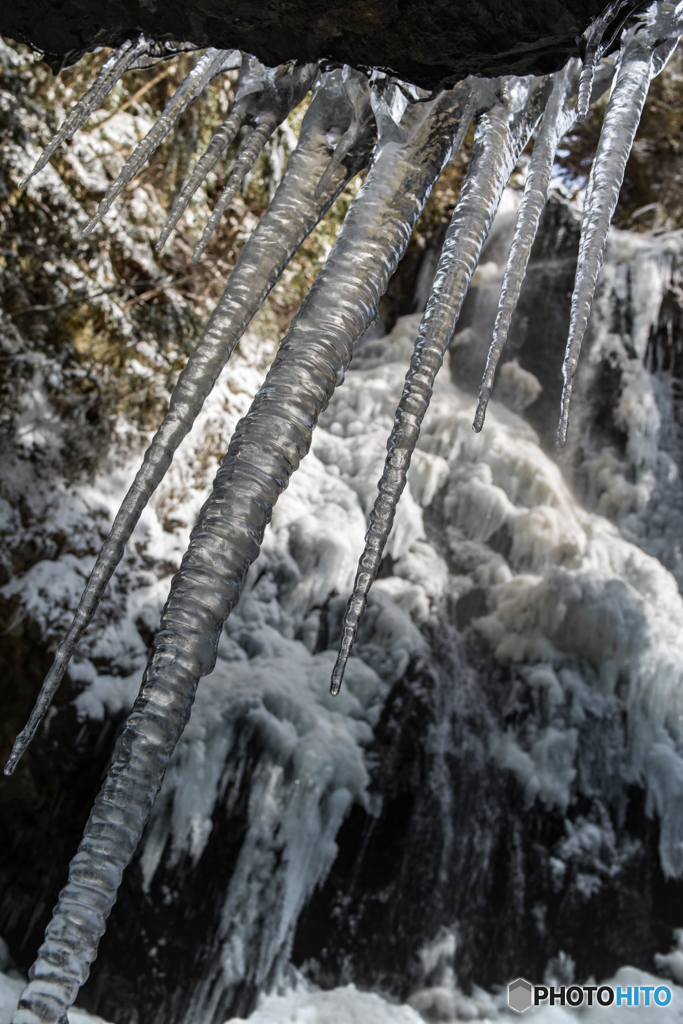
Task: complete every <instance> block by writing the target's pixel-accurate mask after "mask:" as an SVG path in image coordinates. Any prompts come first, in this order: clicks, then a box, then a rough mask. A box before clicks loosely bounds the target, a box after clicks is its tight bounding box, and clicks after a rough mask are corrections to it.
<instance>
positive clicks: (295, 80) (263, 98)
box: [156, 54, 367, 252]
mask: <svg viewBox="0 0 683 1024" xmlns="http://www.w3.org/2000/svg"><path fill="white" fill-rule="evenodd" d="M317 74H318V67H317V65H316V64H306V65H304V66H303V67H292V66H291V65H286V64H283V65H280V66H279V67H277V68H267V67H264V65H263V64H261V62H260V61H258V60H257V59H256V57H250V56H249V55H248V54H243V57H242V67H241V70H240V76H239V79H238V81H237V88H236V90H235V102H234V105H233V109H232V111H231V113H230V116H229V117H228V118H227V120H226V121H224V123H223V124H222V125H221V127H220V128H219V129H218V131H217V132H216V133H215V134H214V136H213V138H212V140H211V142H210V143H209V146H208V148H207V150H206V152H205V153H204V155H203V156H202V157H201V158H200V160H199V161H198V162H197V166H196V167H195V169H194V171H193V172H192V175H191V177H190V180H189V181H188V183H187V185H185V187H184V188H183V190H182V192H181V193H180V196H179V197H178V199H177V200H176V202H175V203H174V205H173V209H172V210H171V213H170V215H169V218H168V221H167V222H166V225H165V227H164V230H163V231H162V233H161V237H160V239H159V242H158V243H157V245H156V249H157V252H160V251H161V249H163V247H164V245H165V243H166V240H167V239H168V236H169V235H170V233H171V231H172V230H173V228H174V227H175V225H176V224H177V223H178V221H179V220H180V218H181V216H182V214H183V212H184V210H185V208H186V207H187V204H188V203H189V201H190V199H191V198H192V196H193V195H194V194H195V192H196V191H197V189H198V188H199V186H200V185H201V183H202V181H203V180H204V178H205V177H206V175H207V174H208V173H209V171H210V170H211V169H212V168H213V167H214V165H215V164H216V161H217V160H218V158H219V157H220V155H221V153H223V152H224V151H225V149H227V147H228V146H229V145H230V143H231V142H232V140H233V139H234V138H235V136H236V135H237V132H238V131H239V130H240V128H241V127H242V125H251V127H252V128H254V129H258V128H259V126H260V125H262V124H263V123H265V122H267V123H268V124H269V125H270V124H271V123H272V122H273V121H274V122H275V123H274V124H273V126H272V128H271V133H272V131H273V130H274V129H275V127H277V125H278V124H281V123H282V121H284V119H285V118H286V117H287V115H288V114H289V113H290V111H292V110H293V109H294V108H295V107H296V106H298V105H299V103H300V102H301V100H302V99H303V98H304V96H305V95H306V93H307V92H308V90H309V89H310V88H311V86H312V85H313V82H314V80H315V78H316V76H317ZM353 74H354V78H356V77H358V76H357V74H356V73H355V72H354V73H353ZM366 90H367V85H366ZM352 123H353V122H352ZM269 134H270V133H269ZM249 141H251V140H249ZM266 141H267V138H266ZM256 155H257V156H258V154H256ZM245 173H246V172H245Z"/></svg>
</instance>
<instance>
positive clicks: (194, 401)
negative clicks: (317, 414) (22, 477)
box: [5, 70, 375, 775]
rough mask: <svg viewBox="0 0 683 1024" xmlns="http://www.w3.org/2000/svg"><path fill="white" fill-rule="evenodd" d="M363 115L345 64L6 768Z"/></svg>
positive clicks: (221, 308) (305, 127) (143, 471)
mask: <svg viewBox="0 0 683 1024" xmlns="http://www.w3.org/2000/svg"><path fill="white" fill-rule="evenodd" d="M352 74H354V75H357V76H358V77H359V78H360V79H362V83H360V85H359V88H362V86H363V84H364V86H365V99H366V109H369V107H370V99H369V89H368V87H367V82H366V80H365V77H364V76H362V75H360V74H359V72H352ZM356 116H357V111H356V110H355V109H354V108H353V107H352V106H351V105H350V103H349V100H348V89H347V87H346V86H345V85H344V83H343V82H342V72H341V70H336V71H333V72H331V73H329V74H327V75H324V76H323V77H322V80H321V82H320V85H319V86H318V88H317V89H316V91H315V94H314V96H313V99H312V101H311V104H310V106H309V108H308V110H307V111H306V114H305V116H304V119H303V123H302V126H301V134H300V137H299V143H298V145H297V148H296V149H295V151H294V153H293V154H292V156H291V157H290V160H289V163H288V165H287V169H286V171H285V174H284V177H283V179H282V182H281V183H280V185H279V187H278V189H277V191H276V193H275V196H274V197H273V200H272V202H271V204H270V206H269V207H268V209H267V210H266V212H265V213H264V215H263V217H262V218H261V220H260V221H259V223H258V225H257V227H256V229H255V231H254V233H253V235H252V236H251V238H250V239H249V240H248V241H247V243H246V244H245V246H244V249H243V250H242V252H241V254H240V257H239V259H238V261H237V263H236V265H235V268H234V269H233V271H232V273H231V275H230V278H229V280H228V284H227V286H226V289H225V292H224V293H223V296H222V297H221V299H220V302H219V303H218V305H217V307H216V309H215V310H214V312H213V313H212V315H211V318H210V320H209V323H208V324H207V327H206V330H205V332H204V334H203V336H202V338H201V339H200V340H199V342H198V343H197V347H196V348H195V350H194V352H193V353H192V355H191V356H190V358H189V359H188V362H187V365H186V367H185V369H184V370H183V372H182V373H181V375H180V377H179V379H178V383H177V384H176V387H175V388H174V391H173V394H172V395H171V401H170V405H169V409H168V412H167V414H166V416H165V418H164V421H163V423H162V424H161V427H160V428H159V430H158V431H157V433H156V435H155V436H154V439H153V440H152V443H151V445H150V446H149V448H148V449H147V451H146V452H145V457H144V461H143V464H142V467H141V468H140V470H139V471H138V474H137V476H136V477H135V480H134V482H133V484H132V485H131V488H130V490H129V491H128V494H127V495H126V497H125V499H124V501H123V504H122V505H121V508H120V510H119V511H118V513H117V515H116V518H115V520H114V523H113V526H112V528H111V532H110V534H109V536H108V538H107V540H106V541H105V543H104V546H103V548H102V551H101V552H100V554H99V556H98V558H97V562H96V563H95V567H94V568H93V571H92V573H91V575H90V579H89V580H88V583H87V586H86V588H85V590H84V592H83V596H82V597H81V601H80V603H79V606H78V610H77V612H76V615H75V617H74V620H73V622H72V624H71V626H70V628H69V631H68V633H67V634H66V636H65V638H64V640H62V642H61V643H60V645H59V647H58V649H57V653H56V655H55V660H54V664H53V665H52V667H51V669H50V671H49V672H48V674H47V676H46V678H45V681H44V683H43V686H42V689H41V691H40V694H39V696H38V700H37V701H36V704H35V707H34V708H33V711H32V712H31V716H30V718H29V721H28V723H27V724H26V726H25V728H24V729H23V730H22V731H21V733H20V734H19V736H18V737H17V739H16V741H15V743H14V746H13V748H12V753H11V756H10V758H9V760H8V762H7V765H6V767H5V774H6V775H10V774H11V773H12V772H13V771H14V768H15V767H16V764H17V762H18V761H19V758H20V757H21V756H22V754H23V752H24V750H25V749H26V747H27V746H28V744H29V743H30V742H31V739H32V738H33V735H34V734H35V731H36V729H37V728H38V726H39V724H40V722H41V721H42V719H43V716H44V715H45V712H46V711H47V709H48V707H49V706H50V703H51V701H52V698H53V696H54V694H55V693H56V691H57V688H58V687H59V684H60V682H61V680H62V678H63V676H64V672H65V671H66V668H67V666H68V664H69V661H70V660H71V656H72V654H73V651H74V649H75V647H76V644H77V643H78V641H79V640H80V638H81V636H82V635H83V632H84V630H85V629H86V628H87V626H88V624H89V623H90V621H91V620H92V617H93V615H94V614H95V611H96V609H97V606H98V604H99V602H100V599H101V597H102V594H103V592H104V590H105V587H106V586H107V583H108V582H109V580H110V579H111V576H112V574H113V572H114V570H115V568H116V566H117V565H118V563H119V562H120V560H121V558H122V556H123V551H124V548H125V545H126V543H127V541H128V538H129V537H130V535H131V533H132V532H133V530H134V528H135V525H136V523H137V521H138V519H139V517H140V515H141V513H142V510H143V509H144V508H145V506H146V505H147V502H148V501H149V499H150V497H151V495H152V494H153V493H154V491H155V490H156V488H157V487H158V485H159V483H160V482H161V480H162V479H163V477H164V474H165V473H166V470H167V469H168V467H169V466H170V464H171V461H172V459H173V455H174V453H175V451H176V449H177V448H178V446H179V444H180V443H181V442H182V440H183V438H184V437H185V436H186V435H187V433H188V432H189V430H190V429H191V427H192V424H193V422H194V420H195V418H196V417H197V415H198V413H199V412H200V410H201V408H202V405H203V403H204V400H205V399H206V397H207V395H208V394H209V392H210V391H211V389H212V388H213V385H214V383H215V382H216V379H217V378H218V375H219V373H220V372H221V370H222V369H223V367H224V366H225V364H226V362H227V361H228V359H229V358H230V355H231V354H232V351H233V349H234V347H235V345H236V344H237V342H238V341H239V339H240V337H241V336H242V334H243V333H244V331H245V330H246V328H247V326H248V324H249V322H250V320H251V318H252V317H253V316H254V314H255V313H256V311H257V310H258V309H259V308H260V307H261V305H262V303H263V302H264V301H265V299H266V296H267V295H268V293H269V292H270V290H271V289H272V288H273V287H274V285H275V284H276V283H277V281H278V279H279V277H280V275H281V273H282V271H283V270H284V269H285V267H286V266H287V264H288V262H289V260H290V259H291V257H292V256H293V254H294V253H295V252H296V250H297V249H298V247H299V246H300V245H301V243H302V241H303V240H304V238H306V236H307V235H308V234H309V232H310V231H312V230H313V228H314V227H315V225H316V224H317V223H318V221H319V220H320V218H321V217H322V216H323V214H324V213H325V211H326V210H327V209H328V208H329V206H330V205H331V204H332V203H333V202H334V200H335V199H336V197H337V195H338V194H339V193H340V192H341V190H342V189H343V188H344V187H345V185H346V184H347V182H348V181H349V180H350V179H351V178H352V177H354V176H355V175H356V174H357V173H358V171H359V170H360V169H361V168H362V167H363V166H365V164H366V163H367V161H368V158H369V154H370V151H371V149H372V145H373V143H374V140H375V138H374V125H372V124H371V123H370V121H369V120H368V118H367V117H364V123H365V126H366V127H365V132H364V135H363V136H362V137H360V138H359V140H358V144H357V146H356V149H355V150H354V154H353V155H351V154H349V155H348V156H347V158H346V159H345V161H344V162H343V163H342V164H341V165H340V166H338V167H337V169H336V171H335V173H334V175H333V177H332V180H331V182H330V188H329V190H328V192H327V193H326V194H325V195H323V196H318V197H317V198H316V197H315V196H314V192H316V184H317V182H318V181H319V179H320V177H321V175H322V173H323V171H324V170H325V168H326V166H327V164H328V163H329V160H330V154H329V147H328V141H327V137H328V133H329V131H330V128H331V127H332V126H335V125H339V124H340V121H341V124H342V126H343V125H344V124H345V123H346V122H349V123H350V122H351V121H353V119H354V118H355V117H356Z"/></svg>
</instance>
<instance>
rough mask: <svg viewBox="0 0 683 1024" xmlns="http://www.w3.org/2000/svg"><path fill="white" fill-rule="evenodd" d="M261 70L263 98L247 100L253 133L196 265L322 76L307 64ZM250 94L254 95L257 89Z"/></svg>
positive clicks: (198, 250)
mask: <svg viewBox="0 0 683 1024" xmlns="http://www.w3.org/2000/svg"><path fill="white" fill-rule="evenodd" d="M251 61H252V63H253V64H258V61H256V60H255V58H253V57H252V58H251ZM259 68H260V69H261V72H262V73H261V75H260V84H261V90H260V92H259V95H258V97H257V98H256V99H253V98H252V102H251V103H249V97H247V99H246V100H245V105H246V107H247V111H248V116H247V123H251V124H252V125H253V128H254V131H253V134H252V135H251V136H250V137H249V139H248V140H247V142H246V143H245V144H244V146H243V148H242V150H241V152H240V155H239V156H238V158H237V162H236V164H235V166H234V167H233V170H232V173H231V175H230V177H229V179H228V181H227V182H226V185H225V188H224V189H223V192H222V193H221V195H220V197H219V199H218V202H217V203H216V205H215V206H214V208H213V211H212V213H211V216H210V217H209V220H208V222H207V225H206V227H205V228H204V232H203V234H202V237H201V239H200V241H199V244H198V245H197V248H196V249H195V251H194V253H193V254H192V262H193V263H198V262H199V260H200V259H201V258H202V255H203V253H204V250H205V248H206V246H207V245H208V243H209V240H210V238H211V236H212V235H213V233H214V231H215V230H216V228H217V227H218V224H219V223H220V220H221V217H222V216H223V213H224V211H225V208H226V207H227V206H228V205H229V204H230V203H231V202H232V200H233V199H234V197H235V193H236V192H237V189H238V188H239V187H240V185H241V184H242V182H243V181H244V179H245V177H246V175H247V174H248V173H249V171H250V170H251V169H252V167H253V166H254V164H255V163H256V161H257V160H258V158H259V155H260V153H261V150H262V149H263V147H264V146H265V144H266V143H267V142H268V139H269V138H270V137H271V135H272V134H273V132H274V131H275V129H276V128H277V126H278V125H279V124H281V123H282V122H283V121H284V119H285V118H286V117H287V115H288V114H289V112H290V111H291V110H293V109H294V108H295V107H297V106H298V105H299V103H301V101H302V99H303V98H304V96H305V95H306V93H307V92H308V90H309V89H310V88H311V86H312V85H313V82H314V81H315V78H316V76H317V74H318V65H317V64H305V65H304V66H303V67H291V66H288V65H285V64H283V65H281V66H280V67H279V68H274V69H272V70H269V69H267V68H264V67H263V65H259ZM253 77H254V78H255V79H256V81H257V82H259V76H257V75H254V76H253ZM250 91H251V92H252V96H253V92H254V90H253V87H252V88H251V89H250Z"/></svg>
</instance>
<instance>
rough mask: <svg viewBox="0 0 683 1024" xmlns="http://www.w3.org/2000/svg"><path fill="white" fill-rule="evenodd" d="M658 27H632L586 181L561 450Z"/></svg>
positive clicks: (668, 46)
mask: <svg viewBox="0 0 683 1024" xmlns="http://www.w3.org/2000/svg"><path fill="white" fill-rule="evenodd" d="M657 6H658V7H660V6H662V7H664V6H666V7H669V6H670V5H664V4H662V5H657ZM659 27H660V22H659V20H658V19H657V18H655V21H654V23H653V25H651V26H648V28H647V29H637V30H632V31H631V32H629V33H628V36H627V38H626V40H625V42H624V48H623V51H622V56H621V61H620V66H619V70H618V71H617V75H616V79H615V82H614V87H613V89H612V95H611V96H610V100H609V103H608V105H607V110H606V111H605V118H604V121H603V125H602V132H601V134H600V142H599V143H598V150H597V153H596V154H595V159H594V161H593V166H592V167H591V173H590V177H589V179H588V186H587V189H586V202H585V207H584V213H583V223H582V225H581V241H580V243H579V258H578V264H577V270H576V281H575V284H574V292H573V295H572V306H571V315H570V320H569V337H568V339H567V347H566V351H565V357H564V362H563V364H562V376H563V379H564V386H563V389H562V407H561V412H560V422H559V425H558V428H557V446H558V448H564V446H565V444H566V443H567V429H568V426H569V405H570V402H571V396H572V389H573V386H574V377H575V376H576V369H577V366H578V362H579V355H580V352H581V344H582V342H583V337H584V335H585V333H586V327H587V326H588V317H589V315H590V311H591V306H592V304H593V296H594V295H595V288H596V284H597V280H598V274H599V272H600V267H601V266H602V258H603V255H604V252H605V246H606V244H607V235H608V233H609V226H610V223H611V220H612V217H613V215H614V210H615V208H616V205H617V200H618V198H619V191H620V189H621V185H622V182H623V180H624V172H625V170H626V161H627V160H628V157H629V154H630V152H631V148H632V146H633V140H634V138H635V134H636V130H637V128H638V124H639V123H640V116H641V114H642V111H643V106H644V105H645V100H646V98H647V92H648V88H649V85H650V81H651V79H652V77H653V74H654V73H655V72H656V71H658V70H661V67H663V66H664V64H665V63H666V61H667V60H668V58H669V57H670V55H671V54H672V53H673V51H674V50H675V48H676V46H677V43H678V38H677V36H674V37H673V38H669V39H667V40H666V41H665V42H663V43H660V45H659V46H657V49H656V51H655V44H656V43H658V42H659V40H661V36H659V38H657V29H658V28H659ZM651 36H652V37H653V41H651Z"/></svg>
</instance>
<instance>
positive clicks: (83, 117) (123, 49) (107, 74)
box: [20, 35, 150, 188]
mask: <svg viewBox="0 0 683 1024" xmlns="http://www.w3.org/2000/svg"><path fill="white" fill-rule="evenodd" d="M149 48H150V40H148V39H146V38H145V36H143V35H141V36H139V37H138V38H137V40H135V39H127V40H126V41H125V43H122V44H121V46H119V48H118V49H117V50H114V52H113V53H112V54H111V56H110V57H109V59H108V60H107V61H106V62H105V64H104V65H103V66H102V69H101V70H100V73H99V74H98V76H97V78H96V79H95V81H94V82H93V84H92V85H91V86H90V88H89V89H88V91H87V92H86V93H85V95H84V96H82V97H81V98H80V100H79V101H78V103H76V104H75V105H74V106H73V107H72V108H71V110H70V111H69V113H68V114H67V116H66V118H65V119H64V123H63V124H62V125H61V127H60V128H59V130H58V131H57V132H56V133H55V134H54V135H53V136H52V138H51V139H50V141H49V142H48V144H47V146H46V147H45V149H44V150H43V152H42V153H41V154H40V156H39V157H38V159H37V160H36V163H35V167H34V168H33V170H32V171H31V173H30V174H27V175H26V177H25V178H24V180H23V181H22V182H21V185H20V187H21V188H26V186H27V185H28V183H29V181H30V180H31V178H32V177H33V175H34V174H37V173H38V171H42V169H43V167H45V165H46V163H47V162H48V160H49V159H50V157H51V156H52V154H53V153H54V152H55V150H57V149H58V148H59V147H60V146H61V145H62V143H63V142H69V140H70V139H73V137H74V135H75V134H76V132H77V131H78V130H79V128H82V127H83V125H84V124H85V122H86V121H87V120H88V118H89V117H90V115H91V114H92V112H93V110H96V109H97V107H99V105H100V103H101V102H102V100H103V99H104V98H105V96H107V95H108V94H109V93H110V92H111V90H112V89H113V88H114V86H115V85H116V83H117V82H118V80H119V79H120V78H121V76H122V75H123V74H124V73H125V72H126V71H128V69H129V68H130V67H131V66H132V65H133V64H135V62H136V61H137V60H138V58H139V57H141V56H142V55H143V54H144V53H147V51H148V50H149Z"/></svg>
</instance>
